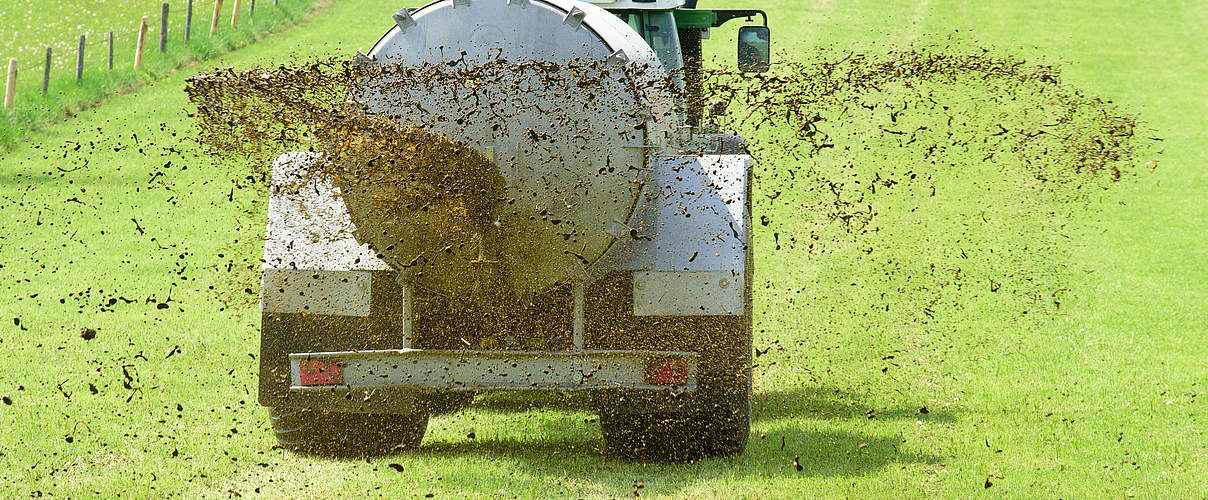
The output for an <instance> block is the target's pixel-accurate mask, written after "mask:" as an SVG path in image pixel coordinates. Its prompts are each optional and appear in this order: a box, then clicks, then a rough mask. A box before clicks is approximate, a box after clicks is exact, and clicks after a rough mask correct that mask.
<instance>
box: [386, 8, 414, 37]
mask: <svg viewBox="0 0 1208 500" xmlns="http://www.w3.org/2000/svg"><path fill="white" fill-rule="evenodd" d="M390 17H392V18H394V24H396V25H398V30H399V31H400V32H403V33H406V32H407V28H410V27H412V26H415V18H413V17H411V12H409V11H408V10H407V9H400V10H399V11H398V12H395V13H394V15H393V16H390Z"/></svg>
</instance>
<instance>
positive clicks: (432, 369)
mask: <svg viewBox="0 0 1208 500" xmlns="http://www.w3.org/2000/svg"><path fill="white" fill-rule="evenodd" d="M289 360H290V392H312V391H330V390H331V389H335V388H352V389H358V388H381V389H430V390H483V389H514V390H553V391H580V390H592V389H648V390H660V391H671V392H691V391H694V390H696V384H697V364H698V360H699V356H698V355H697V354H696V353H694V352H677V351H631V350H625V351H600V350H584V351H565V352H563V351H557V352H549V351H466V350H424V349H389V350H373V351H340V352H307V353H291V354H290V355H289Z"/></svg>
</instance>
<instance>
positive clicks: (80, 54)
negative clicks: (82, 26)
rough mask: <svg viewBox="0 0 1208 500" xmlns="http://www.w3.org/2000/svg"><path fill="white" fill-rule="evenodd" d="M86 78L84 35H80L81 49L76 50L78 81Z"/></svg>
mask: <svg viewBox="0 0 1208 500" xmlns="http://www.w3.org/2000/svg"><path fill="white" fill-rule="evenodd" d="M83 79H84V35H80V50H79V51H77V52H76V81H77V82H78V81H80V80H83Z"/></svg>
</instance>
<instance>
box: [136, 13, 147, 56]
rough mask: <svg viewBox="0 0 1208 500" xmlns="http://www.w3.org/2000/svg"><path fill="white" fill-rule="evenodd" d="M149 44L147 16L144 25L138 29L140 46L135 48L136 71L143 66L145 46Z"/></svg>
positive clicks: (144, 18) (144, 17)
mask: <svg viewBox="0 0 1208 500" xmlns="http://www.w3.org/2000/svg"><path fill="white" fill-rule="evenodd" d="M146 42H147V16H143V21H142V24H140V25H139V27H138V44H137V45H135V47H134V69H138V68H141V67H142V66H143V45H145V44H146Z"/></svg>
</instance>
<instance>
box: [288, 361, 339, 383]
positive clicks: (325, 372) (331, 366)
mask: <svg viewBox="0 0 1208 500" xmlns="http://www.w3.org/2000/svg"><path fill="white" fill-rule="evenodd" d="M298 370H299V371H300V373H299V374H298V375H299V377H298V378H299V379H300V382H301V383H302V385H343V384H344V374H343V373H340V361H339V360H335V359H308V360H303V361H299V362H298Z"/></svg>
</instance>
